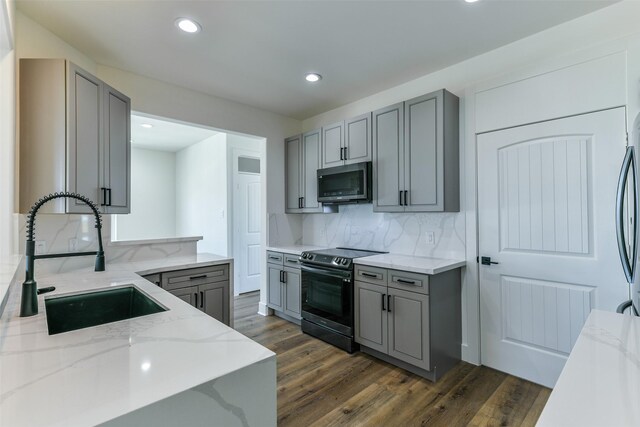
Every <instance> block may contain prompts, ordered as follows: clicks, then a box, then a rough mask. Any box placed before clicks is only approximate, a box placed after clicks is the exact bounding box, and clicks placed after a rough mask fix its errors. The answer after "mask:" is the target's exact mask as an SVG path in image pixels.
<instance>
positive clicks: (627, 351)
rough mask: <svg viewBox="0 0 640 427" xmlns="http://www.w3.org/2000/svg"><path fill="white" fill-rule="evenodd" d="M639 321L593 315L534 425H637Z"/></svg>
mask: <svg viewBox="0 0 640 427" xmlns="http://www.w3.org/2000/svg"><path fill="white" fill-rule="evenodd" d="M638 402H640V318H638V317H634V316H628V315H623V314H617V313H611V312H605V311H601V310H593V311H592V312H591V314H589V317H588V318H587V321H586V323H585V325H584V327H583V328H582V331H581V332H580V335H579V336H578V340H577V341H576V344H575V345H574V347H573V350H572V351H571V354H570V355H569V359H568V360H567V363H566V365H565V367H564V369H563V370H562V373H561V374H560V378H559V379H558V382H557V383H556V386H555V388H554V389H553V392H552V393H551V396H550V397H549V400H548V401H547V404H546V406H545V407H544V410H543V411H542V415H541V416H540V419H539V420H538V424H537V425H538V426H543V427H544V426H554V427H555V426H616V427H621V426H639V425H640V405H639V404H638Z"/></svg>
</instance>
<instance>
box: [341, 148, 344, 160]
mask: <svg viewBox="0 0 640 427" xmlns="http://www.w3.org/2000/svg"><path fill="white" fill-rule="evenodd" d="M340 160H344V157H343V156H342V148H340Z"/></svg>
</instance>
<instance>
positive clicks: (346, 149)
mask: <svg viewBox="0 0 640 427" xmlns="http://www.w3.org/2000/svg"><path fill="white" fill-rule="evenodd" d="M367 161H371V113H366V114H361V115H359V116H356V117H353V118H351V119H348V120H345V121H343V122H338V123H334V124H332V125H328V126H324V127H323V128H322V167H323V168H330V167H333V166H341V165H349V164H352V163H359V162H367Z"/></svg>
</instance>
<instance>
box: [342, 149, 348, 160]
mask: <svg viewBox="0 0 640 427" xmlns="http://www.w3.org/2000/svg"><path fill="white" fill-rule="evenodd" d="M343 150H344V159H345V160H349V158H348V157H347V147H344V148H343Z"/></svg>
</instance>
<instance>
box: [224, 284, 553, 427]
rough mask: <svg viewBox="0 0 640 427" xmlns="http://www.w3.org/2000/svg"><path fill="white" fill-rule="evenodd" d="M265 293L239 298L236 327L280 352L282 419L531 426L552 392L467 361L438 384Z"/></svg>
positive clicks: (295, 422)
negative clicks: (338, 340)
mask: <svg viewBox="0 0 640 427" xmlns="http://www.w3.org/2000/svg"><path fill="white" fill-rule="evenodd" d="M259 298H260V297H259V293H251V294H247V295H242V296H240V297H236V307H235V312H234V319H235V328H236V329H237V330H238V331H239V332H241V333H243V334H245V335H246V336H248V337H249V338H251V339H253V340H255V341H257V342H259V343H260V344H262V345H264V346H265V347H267V348H269V349H271V350H272V351H274V352H275V353H276V355H277V356H276V357H277V369H278V372H277V378H278V386H277V387H278V425H279V426H283V427H288V426H294V427H297V426H308V425H314V426H338V425H341V426H384V427H394V426H420V425H429V426H466V425H476V426H485V425H491V426H493V425H513V426H520V425H522V426H532V425H535V423H536V421H537V419H538V418H539V416H540V413H541V412H542V409H543V408H544V405H545V403H546V401H547V399H548V398H549V394H550V392H551V391H550V390H549V389H547V388H544V387H541V386H539V385H536V384H533V383H530V382H528V381H524V380H521V379H518V378H515V377H513V376H510V375H507V374H504V373H502V372H499V371H496V370H493V369H490V368H487V367H484V366H474V365H471V364H468V363H465V362H460V363H459V364H458V365H457V366H455V367H454V368H453V369H452V370H450V371H449V372H448V373H447V374H446V375H444V376H443V377H442V378H441V379H439V380H438V382H436V383H433V382H431V381H428V380H426V379H424V378H421V377H419V376H417V375H414V374H412V373H410V372H407V371H405V370H403V369H401V368H398V367H396V366H393V365H391V364H388V363H386V362H383V361H381V360H378V359H376V358H374V357H372V356H370V355H367V354H364V353H359V352H358V353H355V354H352V355H350V354H348V353H346V352H344V351H342V350H340V349H337V348H336V347H333V346H331V345H329V344H327V343H325V342H323V341H320V340H317V339H315V338H313V337H311V336H309V335H306V334H303V333H302V332H301V331H300V327H299V326H297V325H294V324H292V323H289V322H287V321H286V320H283V319H280V318H278V317H275V316H266V317H265V316H261V315H259V314H257V311H258V302H259Z"/></svg>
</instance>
